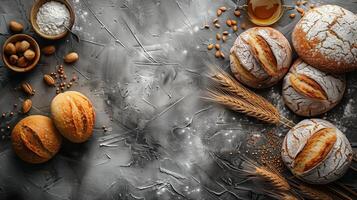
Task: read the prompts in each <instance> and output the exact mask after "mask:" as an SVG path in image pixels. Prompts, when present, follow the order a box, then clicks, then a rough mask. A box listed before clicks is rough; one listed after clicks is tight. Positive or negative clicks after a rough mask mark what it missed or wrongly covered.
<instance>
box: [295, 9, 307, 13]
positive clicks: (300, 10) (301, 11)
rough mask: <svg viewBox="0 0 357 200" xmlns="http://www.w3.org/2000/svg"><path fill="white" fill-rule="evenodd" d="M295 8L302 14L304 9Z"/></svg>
mask: <svg viewBox="0 0 357 200" xmlns="http://www.w3.org/2000/svg"><path fill="white" fill-rule="evenodd" d="M296 10H297V11H298V12H299V13H300V14H302V13H304V12H305V11H304V9H302V8H296Z"/></svg>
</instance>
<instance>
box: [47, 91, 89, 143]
mask: <svg viewBox="0 0 357 200" xmlns="http://www.w3.org/2000/svg"><path fill="white" fill-rule="evenodd" d="M51 114H52V118H53V121H54V123H55V125H56V127H57V129H58V130H59V132H60V133H61V134H62V135H63V136H64V137H65V138H67V139H68V140H70V141H71V142H74V143H81V142H85V141H87V140H88V139H89V138H90V136H91V135H92V132H93V127H94V121H95V111H94V107H93V105H92V103H91V101H90V100H89V99H88V98H87V97H86V96H84V95H83V94H81V93H79V92H75V91H68V92H64V93H61V94H58V95H57V96H56V97H55V98H54V99H53V100H52V102H51Z"/></svg>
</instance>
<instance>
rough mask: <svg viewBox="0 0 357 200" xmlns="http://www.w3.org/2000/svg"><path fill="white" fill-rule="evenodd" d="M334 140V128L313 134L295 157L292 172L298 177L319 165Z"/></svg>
mask: <svg viewBox="0 0 357 200" xmlns="http://www.w3.org/2000/svg"><path fill="white" fill-rule="evenodd" d="M336 140H337V135H336V130H335V129H334V128H323V129H320V130H318V131H317V132H315V133H313V135H312V136H311V137H310V138H309V139H308V140H307V142H306V144H305V145H304V148H303V149H302V150H301V151H300V152H299V153H298V155H297V156H296V157H295V159H294V163H293V171H294V172H295V173H296V174H299V175H300V174H303V173H304V172H307V171H309V170H310V169H312V168H314V167H315V166H317V165H318V164H320V163H321V162H322V161H323V160H325V158H326V156H327V155H328V154H329V153H330V151H331V149H332V148H333V146H334V144H335V142H336Z"/></svg>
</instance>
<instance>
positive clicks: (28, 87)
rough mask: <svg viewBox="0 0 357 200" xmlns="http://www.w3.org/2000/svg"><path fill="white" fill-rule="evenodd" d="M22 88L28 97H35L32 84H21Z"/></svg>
mask: <svg viewBox="0 0 357 200" xmlns="http://www.w3.org/2000/svg"><path fill="white" fill-rule="evenodd" d="M21 88H22V90H23V91H24V92H25V93H26V94H28V95H34V94H35V91H34V90H33V89H32V86H31V85H30V83H23V84H21Z"/></svg>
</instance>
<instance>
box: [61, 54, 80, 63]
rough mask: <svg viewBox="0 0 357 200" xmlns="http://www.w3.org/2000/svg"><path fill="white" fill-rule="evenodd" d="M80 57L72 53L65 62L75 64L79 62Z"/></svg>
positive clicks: (65, 58)
mask: <svg viewBox="0 0 357 200" xmlns="http://www.w3.org/2000/svg"><path fill="white" fill-rule="evenodd" d="M78 58H79V56H78V54H77V53H76V52H71V53H69V54H67V55H66V56H65V57H64V62H66V63H74V62H76V61H77V60H78Z"/></svg>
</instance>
